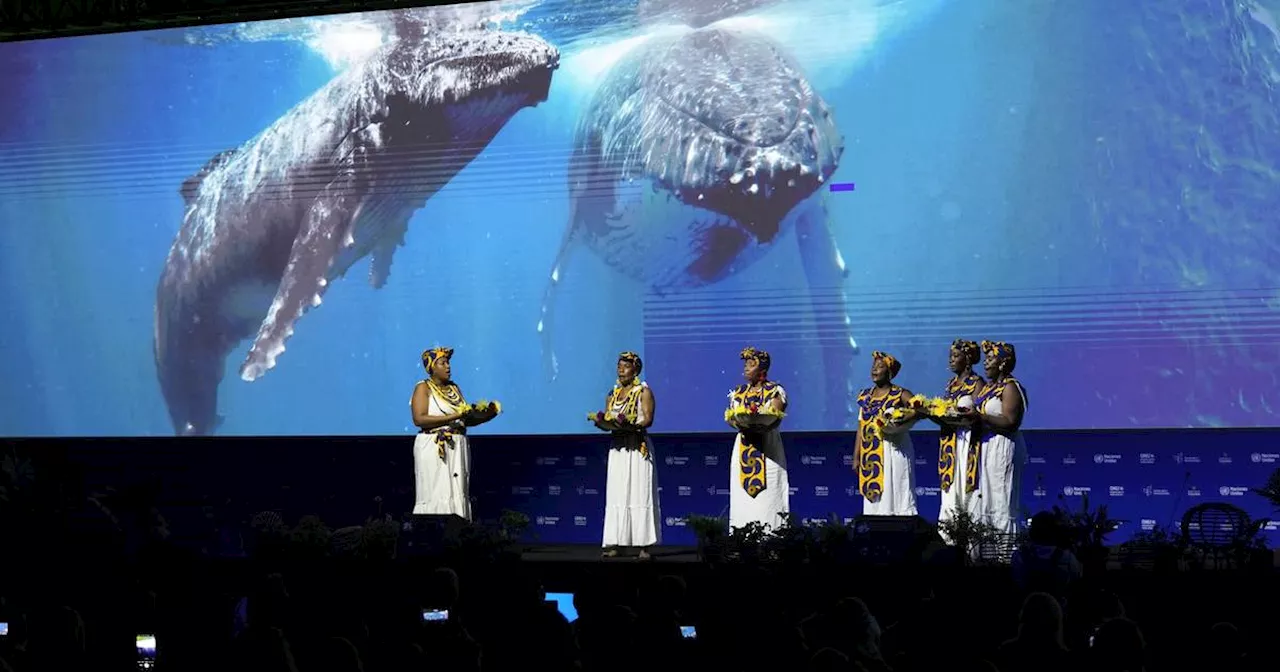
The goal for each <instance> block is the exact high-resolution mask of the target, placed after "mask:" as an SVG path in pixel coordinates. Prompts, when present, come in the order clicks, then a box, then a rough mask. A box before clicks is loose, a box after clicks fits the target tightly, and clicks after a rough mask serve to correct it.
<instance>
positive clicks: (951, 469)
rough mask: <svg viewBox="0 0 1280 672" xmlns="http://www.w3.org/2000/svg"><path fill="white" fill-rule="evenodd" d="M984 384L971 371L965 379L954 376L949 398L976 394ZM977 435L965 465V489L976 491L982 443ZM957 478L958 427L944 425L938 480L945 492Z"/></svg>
mask: <svg viewBox="0 0 1280 672" xmlns="http://www.w3.org/2000/svg"><path fill="white" fill-rule="evenodd" d="M981 384H982V378H981V377H980V376H978V375H977V374H974V373H970V374H969V375H967V376H965V377H964V379H963V380H961V379H959V378H952V379H951V381H950V382H948V383H947V398H948V399H950V400H952V401H957V400H959V399H960V397H963V396H965V395H968V396H971V397H972V396H974V393H975V392H976V391H977V389H978V386H979V385H981ZM974 438H975V437H972V436H971V437H970V439H969V449H968V450H967V451H965V467H964V491H965V492H974V491H975V490H977V489H978V459H979V450H981V447H982V443H981V442H980V441H976V440H974ZM955 480H956V428H955V427H949V426H943V427H942V434H941V435H940V437H939V439H938V482H939V484H940V485H941V486H942V490H943V492H946V491H948V490H950V489H951V484H952V483H954V482H955Z"/></svg>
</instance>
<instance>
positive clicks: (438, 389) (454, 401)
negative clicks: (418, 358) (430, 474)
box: [427, 378, 467, 460]
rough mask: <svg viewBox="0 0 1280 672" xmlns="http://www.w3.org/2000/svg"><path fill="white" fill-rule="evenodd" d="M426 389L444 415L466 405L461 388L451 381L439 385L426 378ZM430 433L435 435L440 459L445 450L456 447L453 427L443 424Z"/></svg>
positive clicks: (443, 457) (443, 456) (455, 411)
mask: <svg viewBox="0 0 1280 672" xmlns="http://www.w3.org/2000/svg"><path fill="white" fill-rule="evenodd" d="M427 389H429V390H431V396H433V397H435V399H436V403H438V404H440V409H441V410H443V411H444V412H445V414H446V415H448V414H451V413H457V412H458V411H460V410H461V409H462V408H464V407H465V406H466V405H467V400H466V398H464V397H463V396H462V390H461V389H459V388H458V386H457V385H454V384H453V383H449V384H448V385H439V384H437V383H436V381H434V380H432V379H430V378H428V379H427ZM430 433H431V434H433V435H435V437H436V455H439V456H440V459H441V460H444V459H445V450H446V449H453V448H456V447H457V442H456V441H454V438H453V437H454V434H455V432H454V430H453V428H451V427H448V426H445V427H441V428H439V429H437V430H435V431H433V432H430Z"/></svg>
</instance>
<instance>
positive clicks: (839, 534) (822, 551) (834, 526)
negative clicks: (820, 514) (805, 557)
mask: <svg viewBox="0 0 1280 672" xmlns="http://www.w3.org/2000/svg"><path fill="white" fill-rule="evenodd" d="M812 538H813V541H812V545H811V546H810V551H809V558H810V561H811V562H825V563H832V564H835V563H851V562H853V561H854V560H855V559H856V557H857V552H856V550H855V548H854V544H853V529H852V527H851V526H849V525H847V524H845V522H844V519H843V518H841V517H840V516H839V515H837V514H834V513H833V514H831V516H830V517H829V518H828V519H827V520H826V522H824V523H822V524H820V525H816V526H815V527H814V529H813V533H812Z"/></svg>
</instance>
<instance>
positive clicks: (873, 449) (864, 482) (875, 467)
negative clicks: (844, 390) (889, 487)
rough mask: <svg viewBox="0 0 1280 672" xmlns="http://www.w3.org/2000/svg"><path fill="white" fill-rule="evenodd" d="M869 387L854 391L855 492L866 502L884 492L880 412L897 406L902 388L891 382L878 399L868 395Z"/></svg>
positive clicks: (869, 393) (881, 415)
mask: <svg viewBox="0 0 1280 672" xmlns="http://www.w3.org/2000/svg"><path fill="white" fill-rule="evenodd" d="M871 389H872V388H867V389H865V390H863V391H862V392H860V393H859V394H858V435H859V436H860V437H861V438H862V454H861V455H859V456H858V457H859V458H860V459H859V461H858V464H859V469H858V491H859V492H861V493H862V496H863V497H865V498H866V500H867V501H868V502H878V501H880V496H881V495H883V494H884V440H883V434H882V432H881V430H882V429H883V428H884V415H883V413H884V409H885V408H887V407H893V406H899V405H901V402H902V388H901V387H898V386H896V385H895V386H893V387H891V388H890V389H889V393H888V394H886V395H885V396H883V397H881V398H880V399H873V398H872V397H871Z"/></svg>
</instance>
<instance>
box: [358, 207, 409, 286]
mask: <svg viewBox="0 0 1280 672" xmlns="http://www.w3.org/2000/svg"><path fill="white" fill-rule="evenodd" d="M412 215H413V211H409V212H407V213H405V214H404V216H403V217H399V218H398V219H397V220H396V222H395V223H393V224H391V225H388V227H387V230H386V232H385V233H384V237H383V239H382V240H381V241H380V242H379V243H378V244H377V246H375V247H374V248H373V252H372V253H371V254H370V255H369V286H371V287H373V288H374V289H382V287H383V285H385V284H387V279H388V278H390V277H391V261H392V259H393V258H394V257H395V254H396V248H398V247H400V246H402V245H404V234H405V232H407V231H408V230H409V217H411V216H412Z"/></svg>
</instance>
